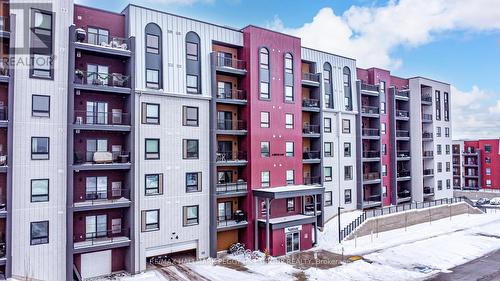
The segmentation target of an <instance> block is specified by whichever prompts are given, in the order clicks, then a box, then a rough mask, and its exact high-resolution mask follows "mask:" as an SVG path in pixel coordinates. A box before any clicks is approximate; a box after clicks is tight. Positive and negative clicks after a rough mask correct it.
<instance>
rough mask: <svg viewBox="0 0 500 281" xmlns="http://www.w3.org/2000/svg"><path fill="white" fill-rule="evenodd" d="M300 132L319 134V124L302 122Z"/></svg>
mask: <svg viewBox="0 0 500 281" xmlns="http://www.w3.org/2000/svg"><path fill="white" fill-rule="evenodd" d="M302 133H304V134H319V133H320V129H319V125H309V124H304V126H303V127H302Z"/></svg>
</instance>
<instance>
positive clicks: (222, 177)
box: [217, 171, 233, 184]
mask: <svg viewBox="0 0 500 281" xmlns="http://www.w3.org/2000/svg"><path fill="white" fill-rule="evenodd" d="M217 180H218V183H219V184H227V183H231V182H233V172H232V171H220V172H218V173H217Z"/></svg>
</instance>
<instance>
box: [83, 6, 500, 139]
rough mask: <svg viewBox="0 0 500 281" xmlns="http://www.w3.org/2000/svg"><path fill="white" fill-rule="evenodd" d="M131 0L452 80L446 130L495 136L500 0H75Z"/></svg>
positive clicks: (408, 73) (499, 123)
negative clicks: (257, 28)
mask: <svg viewBox="0 0 500 281" xmlns="http://www.w3.org/2000/svg"><path fill="white" fill-rule="evenodd" d="M75 2H76V3H80V4H83V5H88V6H92V7H98V8H102V9H106V10H111V11H116V12H120V11H122V10H123V8H124V7H125V6H126V5H127V4H128V3H135V4H138V5H143V6H147V7H151V8H155V9H159V10H164V11H166V12H170V13H174V14H179V15H183V16H187V17H192V18H197V19H201V20H204V21H208V22H213V23H217V24H222V25H228V26H231V27H235V28H242V27H245V26H246V25H248V24H253V25H257V26H262V27H266V28H270V29H274V30H277V31H280V32H284V33H288V34H292V35H295V36H298V37H300V38H301V39H302V45H304V46H309V47H313V48H315V49H320V50H323V51H327V52H332V53H335V54H338V55H344V56H348V57H352V58H355V59H356V60H357V65H358V67H364V68H366V67H380V68H384V69H390V70H391V73H392V74H393V75H396V76H401V77H413V76H424V77H429V78H433V79H435V80H439V81H445V82H448V83H450V84H451V85H452V93H451V102H452V113H451V114H452V119H453V128H452V136H453V138H454V139H463V138H500V79H499V78H500V71H499V70H498V67H499V66H500V0H432V1H430V0H399V1H396V0H385V1H381V0H380V1H377V0H354V1H344V0H286V1H284V0H281V1H278V0H130V1H128V0H75Z"/></svg>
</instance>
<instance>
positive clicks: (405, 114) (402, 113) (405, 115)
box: [396, 110, 410, 117]
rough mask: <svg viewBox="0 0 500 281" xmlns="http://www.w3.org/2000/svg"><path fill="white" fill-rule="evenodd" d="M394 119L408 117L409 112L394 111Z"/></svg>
mask: <svg viewBox="0 0 500 281" xmlns="http://www.w3.org/2000/svg"><path fill="white" fill-rule="evenodd" d="M396 117H410V112H409V111H407V110H396Z"/></svg>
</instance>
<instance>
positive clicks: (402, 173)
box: [398, 170, 411, 178]
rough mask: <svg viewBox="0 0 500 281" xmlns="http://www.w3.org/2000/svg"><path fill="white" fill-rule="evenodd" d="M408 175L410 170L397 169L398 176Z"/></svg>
mask: <svg viewBox="0 0 500 281" xmlns="http://www.w3.org/2000/svg"><path fill="white" fill-rule="evenodd" d="M410 175H411V174H410V171H408V170H403V171H398V178H404V177H409V176H410Z"/></svg>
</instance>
